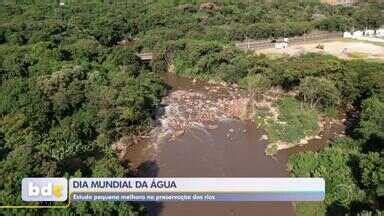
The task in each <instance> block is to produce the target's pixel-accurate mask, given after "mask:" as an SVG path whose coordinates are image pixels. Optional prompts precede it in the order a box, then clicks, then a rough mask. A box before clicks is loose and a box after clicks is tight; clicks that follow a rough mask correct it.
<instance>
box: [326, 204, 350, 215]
mask: <svg viewBox="0 0 384 216" xmlns="http://www.w3.org/2000/svg"><path fill="white" fill-rule="evenodd" d="M348 212H349V211H348V208H347V207H345V206H344V205H342V204H341V203H340V202H339V201H334V202H333V203H332V204H330V205H329V206H328V207H327V211H326V215H327V216H345V215H346V214H347V213H348Z"/></svg>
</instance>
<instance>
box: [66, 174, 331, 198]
mask: <svg viewBox="0 0 384 216" xmlns="http://www.w3.org/2000/svg"><path fill="white" fill-rule="evenodd" d="M324 196H325V182H324V180H323V179H322V178H71V179H70V180H69V197H70V199H71V200H72V201H137V202H146V201H148V202H154V201H155V202H164V201H176V202H183V201H227V202H239V201H322V200H324Z"/></svg>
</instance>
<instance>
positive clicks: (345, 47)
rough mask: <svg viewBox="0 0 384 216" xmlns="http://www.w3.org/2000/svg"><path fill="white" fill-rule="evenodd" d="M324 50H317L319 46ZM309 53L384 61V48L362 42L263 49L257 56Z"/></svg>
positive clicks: (333, 42) (336, 42)
mask: <svg viewBox="0 0 384 216" xmlns="http://www.w3.org/2000/svg"><path fill="white" fill-rule="evenodd" d="M319 44H320V45H322V46H323V47H324V48H323V49H319V48H317V46H318V45H319ZM308 52H313V53H324V54H331V55H334V56H337V57H339V58H343V59H354V58H366V59H381V60H384V46H379V45H375V44H371V43H367V42H360V41H332V42H319V43H308V44H299V45H291V46H290V47H289V48H286V49H275V48H269V49H263V50H258V51H256V53H257V54H261V53H263V54H286V55H300V54H304V53H308Z"/></svg>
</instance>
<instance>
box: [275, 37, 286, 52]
mask: <svg viewBox="0 0 384 216" xmlns="http://www.w3.org/2000/svg"><path fill="white" fill-rule="evenodd" d="M288 43H289V41H288V38H284V39H283V40H277V41H275V48H276V49H286V48H288Z"/></svg>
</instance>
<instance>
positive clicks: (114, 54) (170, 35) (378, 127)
mask: <svg viewBox="0 0 384 216" xmlns="http://www.w3.org/2000/svg"><path fill="white" fill-rule="evenodd" d="M59 2H60V1H28V0H18V1H14V0H13V1H0V101H1V104H0V205H5V204H10V203H12V204H15V205H17V204H21V200H20V188H18V187H16V186H15V185H20V182H21V180H22V178H23V177H27V176H67V177H70V176H85V177H87V176H125V175H127V173H128V170H126V167H122V166H121V165H120V164H119V161H118V160H117V159H116V157H115V155H114V154H113V153H112V152H111V144H112V143H113V142H115V141H116V140H117V139H119V138H120V137H121V136H123V135H132V134H135V133H137V132H138V131H139V130H143V128H148V127H149V126H150V125H151V124H150V123H151V120H152V119H151V118H152V116H153V113H154V111H155V110H156V108H157V107H158V106H159V103H160V99H161V97H162V96H163V95H164V92H165V86H164V84H163V83H162V82H161V81H160V80H159V79H158V77H157V75H156V74H155V73H153V71H156V72H159V71H165V70H166V69H167V68H169V67H170V66H174V69H175V72H176V73H178V74H183V75H187V76H195V77H200V78H205V79H219V80H222V81H226V82H230V83H240V84H241V85H242V86H244V87H246V88H249V89H250V90H252V89H265V88H268V87H269V86H270V85H274V86H277V85H279V86H282V87H283V88H284V89H301V91H302V96H303V97H304V95H305V99H307V98H308V99H309V100H313V99H315V98H317V97H320V100H321V101H320V102H319V103H315V105H317V104H319V105H320V106H321V107H319V108H324V107H328V106H332V107H337V108H340V107H341V108H342V107H345V106H346V105H349V104H354V105H355V106H356V108H357V109H362V120H361V122H360V124H359V126H358V129H356V131H355V133H356V138H355V140H348V141H345V143H346V144H343V145H341V144H340V145H338V144H339V143H335V144H334V146H335V147H331V148H330V149H328V150H326V151H325V152H323V153H316V154H314V155H312V153H308V154H303V155H300V156H297V158H296V159H293V160H294V161H293V173H294V174H295V175H306V176H325V178H327V179H329V181H330V182H331V183H330V184H331V187H330V188H329V190H330V194H331V196H330V199H329V200H327V202H326V204H327V205H329V206H331V205H332V203H333V202H337V201H338V200H339V199H340V197H338V194H335V193H333V191H334V190H336V189H335V188H336V186H337V184H338V183H339V182H340V181H343V182H346V184H347V185H348V187H351V188H352V189H353V191H354V192H355V193H354V196H353V198H354V201H356V202H363V201H362V199H363V198H365V197H368V196H369V201H368V202H367V203H364V202H363V204H364V205H366V206H365V208H363V209H359V211H360V210H366V211H373V210H375V209H382V206H380V205H378V204H377V203H379V201H380V199H381V197H382V194H383V186H382V185H383V184H382V182H383V177H382V175H381V173H382V170H383V169H382V164H383V163H382V159H383V152H382V151H383V148H382V146H383V125H382V124H383V122H384V121H383V116H384V115H383V112H382V111H383V99H382V96H380V95H382V93H383V92H384V86H383V85H384V84H383V83H384V80H383V79H384V75H383V72H384V64H382V63H375V62H363V61H351V62H347V61H343V60H339V59H337V58H334V57H331V56H322V55H314V54H308V55H304V56H297V57H289V58H278V59H270V58H268V57H266V56H256V57H255V56H252V55H248V54H246V53H243V52H241V51H239V50H238V49H236V48H235V47H234V45H233V41H237V40H244V39H246V38H252V39H266V38H276V37H283V36H284V37H285V36H295V35H302V34H304V33H308V32H310V31H312V30H326V31H342V30H347V29H352V28H365V27H369V28H378V27H379V26H381V25H383V24H384V20H383V16H382V11H383V9H384V5H383V3H380V2H379V1H377V2H376V1H370V3H369V4H366V3H364V2H363V3H361V4H359V5H358V6H357V7H342V6H337V7H332V6H329V5H324V4H320V2H319V1H317V0H310V1H296V0H288V1H287V0H276V1H264V0H244V1H237V0H226V1H216V0H213V1H209V2H208V1H200V0H195V1H186V0H177V1H171V0H159V1H146V0H144V1H143V0H141V1H138V0H133V1H120V0H108V1H103V0H95V1H75V0H68V1H61V2H64V3H65V4H64V5H62V6H60V5H59V4H58V3H59ZM148 50H151V51H154V52H155V54H156V55H155V59H154V60H153V62H152V63H151V65H150V66H152V68H151V67H149V65H147V64H144V63H143V62H141V61H140V59H139V58H138V57H137V56H136V55H135V53H137V52H141V51H148ZM312 82H314V83H316V84H317V87H318V88H316V89H314V90H317V91H313V92H308V91H306V89H308V88H309V85H310V83H312ZM304 93H305V94H304ZM309 93H310V95H306V94H309ZM336 146H339V147H340V146H344V147H345V146H348V148H352V149H353V150H350V151H346V152H342V151H340V150H339V149H338V148H339V147H337V148H336ZM354 146H358V149H355V147H354ZM345 148H347V147H345ZM313 158H317V159H318V161H313ZM356 158H357V159H356ZM352 159H353V160H354V162H356V163H355V166H354V167H351V166H350V163H349V161H350V160H352ZM296 160H297V161H299V162H300V166H306V167H304V168H303V169H299V168H297V166H298V164H299V162H298V163H297V164H296V163H295V161H296ZM356 167H357V168H356ZM352 168H356V169H357V171H356V170H355V169H352ZM335 169H337V170H342V173H341V174H340V175H336V176H335V173H334V172H333V171H334V170H335ZM355 172H356V173H355ZM364 193H366V194H367V195H365V194H364ZM343 206H344V207H345V208H348V207H350V206H351V203H350V202H345V203H343ZM142 210H143V209H142V207H140V206H138V205H134V204H129V203H98V202H95V203H79V204H77V205H76V206H74V207H72V208H71V209H70V210H69V214H79V215H83V214H91V215H93V214H94V215H99V214H106V215H116V214H122V215H137V214H139V213H140V212H142ZM348 210H350V209H348ZM355 212H357V211H355ZM17 213H18V214H32V215H41V214H49V215H56V214H57V211H32V210H28V211H27V210H25V211H21V210H18V211H14V212H13V211H6V210H4V211H3V210H2V212H1V214H5V215H7V214H17ZM62 213H63V214H68V212H67V211H63V212H62Z"/></svg>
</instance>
